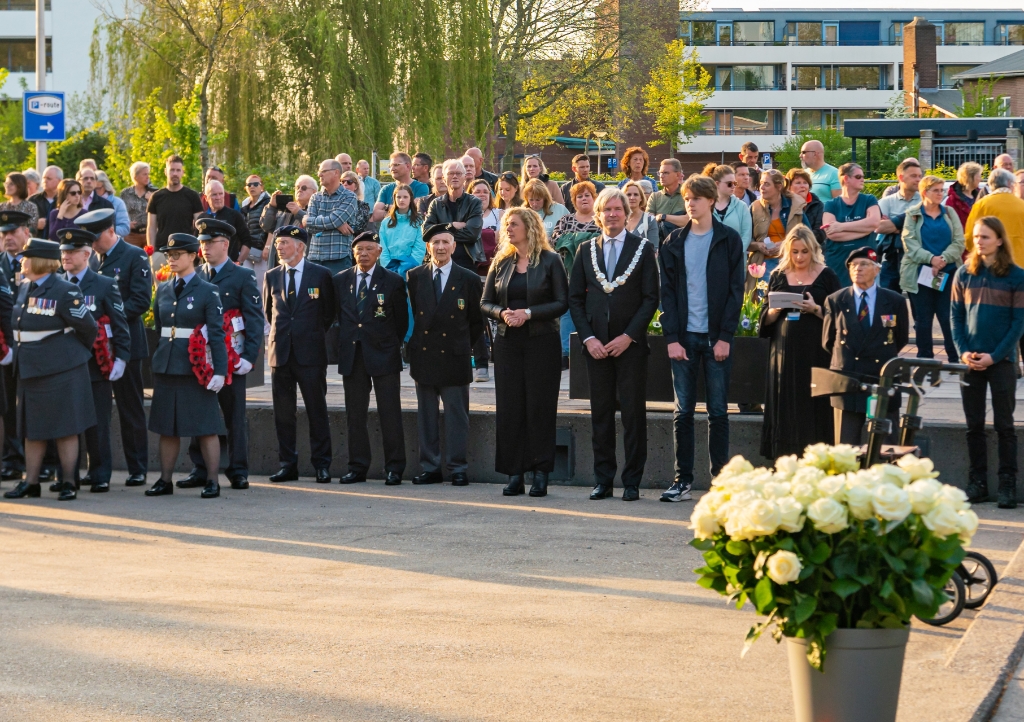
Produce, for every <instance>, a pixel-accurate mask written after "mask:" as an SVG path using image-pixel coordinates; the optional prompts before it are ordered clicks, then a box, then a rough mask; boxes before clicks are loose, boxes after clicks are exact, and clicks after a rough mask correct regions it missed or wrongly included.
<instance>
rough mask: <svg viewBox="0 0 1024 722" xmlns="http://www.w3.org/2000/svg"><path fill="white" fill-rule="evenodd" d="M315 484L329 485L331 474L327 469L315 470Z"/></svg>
mask: <svg viewBox="0 0 1024 722" xmlns="http://www.w3.org/2000/svg"><path fill="white" fill-rule="evenodd" d="M364 481H365V480H364ZM316 483H317V484H330V483H331V472H329V471H328V470H327V469H317V470H316Z"/></svg>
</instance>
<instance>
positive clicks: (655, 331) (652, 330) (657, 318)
mask: <svg viewBox="0 0 1024 722" xmlns="http://www.w3.org/2000/svg"><path fill="white" fill-rule="evenodd" d="M647 335H648V336H663V335H664V332H663V330H662V328H661V311H655V312H654V318H652V319H651V322H650V323H649V324H647Z"/></svg>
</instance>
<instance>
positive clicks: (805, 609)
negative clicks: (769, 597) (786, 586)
mask: <svg viewBox="0 0 1024 722" xmlns="http://www.w3.org/2000/svg"><path fill="white" fill-rule="evenodd" d="M817 608H818V600H817V599H815V598H814V597H812V596H806V597H804V598H803V599H801V600H800V601H799V602H797V605H796V606H795V607H793V610H792V612H791V614H792V615H793V618H794V620H795V621H796V623H797V624H803V623H804V622H806V621H807V620H808V619H810V618H811V615H812V614H814V610H815V609H817Z"/></svg>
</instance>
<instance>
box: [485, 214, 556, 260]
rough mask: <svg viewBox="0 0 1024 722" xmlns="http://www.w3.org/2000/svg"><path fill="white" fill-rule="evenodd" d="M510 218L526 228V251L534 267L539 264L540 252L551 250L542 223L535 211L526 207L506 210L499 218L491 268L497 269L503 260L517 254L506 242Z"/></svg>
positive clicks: (514, 248)
mask: <svg viewBox="0 0 1024 722" xmlns="http://www.w3.org/2000/svg"><path fill="white" fill-rule="evenodd" d="M510 218H518V219H519V220H521V221H522V222H523V225H524V226H526V239H527V244H526V250H527V254H528V255H529V257H530V265H531V266H536V265H537V264H538V263H540V254H541V251H550V250H552V248H551V243H550V242H549V241H548V234H547V233H545V232H544V223H543V221H541V219H540V216H539V215H538V214H537V211H535V210H533V209H532V208H529V207H527V206H519V207H518V208H506V209H505V213H504V215H502V217H501V226H500V227H499V229H498V248H497V249H496V250H495V251H494V258H493V259H492V260H491V268H497V267H498V264H499V263H501V262H502V261H503V260H504V259H506V258H508V257H509V256H514V255H516V253H518V251H517V250H516V247H515V246H513V245H512V243H511V242H510V241H509V240H508V221H509V219H510Z"/></svg>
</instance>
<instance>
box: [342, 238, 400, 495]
mask: <svg viewBox="0 0 1024 722" xmlns="http://www.w3.org/2000/svg"><path fill="white" fill-rule="evenodd" d="M352 251H353V253H354V254H355V257H356V265H355V266H353V267H352V268H348V269H346V270H344V271H342V272H341V273H339V274H338V275H336V276H335V277H334V292H335V295H336V296H337V299H338V306H337V307H338V331H339V334H338V336H339V344H338V345H339V349H338V373H340V374H341V375H342V376H343V377H344V383H345V416H346V419H347V421H348V473H347V474H345V475H344V476H342V477H341V479H339V481H340V482H341V483H342V484H355V483H358V482H361V481H366V474H367V472H368V471H369V469H370V460H371V453H370V432H369V429H368V427H367V420H368V419H367V416H368V409H369V406H370V386H371V385H372V386H373V391H374V394H375V395H376V397H377V415H378V418H379V419H380V427H381V428H380V431H381V441H382V442H383V443H384V472H385V479H384V481H385V483H386V484H389V485H394V484H401V483H402V472H403V471H405V432H404V430H403V428H402V397H401V388H402V383H401V374H402V351H401V348H402V340H403V339H404V338H405V332H406V331H407V330H408V328H409V306H408V301H407V297H406V292H405V282H404V281H403V280H402V277H401V276H399V275H398V274H397V273H394V272H393V271H389V270H387V269H386V268H384V267H383V266H380V265H378V263H377V259H378V258H380V253H381V247H380V240H379V239H378V237H377V234H375V233H360V234H359V235H358V236H356V237H355V238H354V239H353V240H352Z"/></svg>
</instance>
